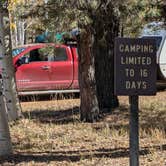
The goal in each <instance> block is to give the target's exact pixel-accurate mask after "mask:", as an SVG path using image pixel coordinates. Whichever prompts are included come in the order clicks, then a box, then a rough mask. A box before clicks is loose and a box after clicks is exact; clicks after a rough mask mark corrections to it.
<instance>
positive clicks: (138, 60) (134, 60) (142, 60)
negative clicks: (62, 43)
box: [120, 56, 152, 65]
mask: <svg viewBox="0 0 166 166" xmlns="http://www.w3.org/2000/svg"><path fill="white" fill-rule="evenodd" d="M120 62H121V64H122V65H150V64H151V63H152V59H151V57H148V56H147V57H145V56H136V57H134V56H128V57H124V56H123V57H121V61H120Z"/></svg>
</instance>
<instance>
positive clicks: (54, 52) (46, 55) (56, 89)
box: [13, 43, 79, 95]
mask: <svg viewBox="0 0 166 166" xmlns="http://www.w3.org/2000/svg"><path fill="white" fill-rule="evenodd" d="M13 63H14V67H15V71H16V73H15V74H16V84H17V89H18V93H19V95H28V94H51V93H62V92H63V93H70V92H79V85H78V54H77V48H76V46H75V45H63V44H62V45H57V44H53V43H47V44H46V43H38V44H37V43H35V44H29V45H24V46H21V47H18V48H15V49H13Z"/></svg>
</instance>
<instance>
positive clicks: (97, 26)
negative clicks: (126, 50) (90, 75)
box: [93, 3, 119, 111]
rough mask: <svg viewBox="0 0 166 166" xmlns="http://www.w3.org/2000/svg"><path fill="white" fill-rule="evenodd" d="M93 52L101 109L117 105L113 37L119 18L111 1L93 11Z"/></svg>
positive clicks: (115, 33) (104, 109)
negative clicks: (96, 11)
mask: <svg viewBox="0 0 166 166" xmlns="http://www.w3.org/2000/svg"><path fill="white" fill-rule="evenodd" d="M95 14H96V15H95V17H94V20H95V21H94V24H93V28H94V31H95V37H94V47H93V52H94V56H95V69H96V73H95V74H96V83H97V97H98V102H99V108H100V110H101V111H110V110H111V109H112V108H115V107H118V106H119V102H118V98H117V96H115V95H114V39H115V37H117V36H118V32H119V19H118V17H117V16H116V15H115V14H114V11H113V6H112V5H111V3H109V5H107V6H106V8H104V9H103V8H101V9H100V10H99V11H98V13H95Z"/></svg>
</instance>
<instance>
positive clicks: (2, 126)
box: [0, 4, 12, 156]
mask: <svg viewBox="0 0 166 166" xmlns="http://www.w3.org/2000/svg"><path fill="white" fill-rule="evenodd" d="M2 17H3V9H2V8H1V4H0V27H1V28H0V59H2V58H3V57H2V56H3V55H4V52H3V50H2V49H1V48H2V47H3V38H2V29H3V26H2V24H1V23H2ZM0 62H2V61H0ZM11 152H12V146H11V140H10V133H9V126H8V122H7V116H6V107H5V101H4V96H3V92H2V79H1V80H0V156H3V155H9V154H10V153H11Z"/></svg>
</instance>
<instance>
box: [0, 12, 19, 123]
mask: <svg viewBox="0 0 166 166" xmlns="http://www.w3.org/2000/svg"><path fill="white" fill-rule="evenodd" d="M1 11H2V10H1ZM7 16H8V15H7ZM3 17H4V13H2V12H0V27H1V29H0V37H1V45H0V50H1V55H2V58H1V63H2V65H1V67H2V79H3V89H4V95H5V101H6V106H7V114H8V118H9V120H16V119H18V118H19V117H20V116H21V107H20V103H19V99H18V94H17V91H16V86H15V76H14V67H13V61H12V60H13V59H12V53H11V39H10V28H9V26H8V28H6V29H4V28H5V27H4V23H3Z"/></svg>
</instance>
